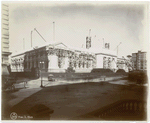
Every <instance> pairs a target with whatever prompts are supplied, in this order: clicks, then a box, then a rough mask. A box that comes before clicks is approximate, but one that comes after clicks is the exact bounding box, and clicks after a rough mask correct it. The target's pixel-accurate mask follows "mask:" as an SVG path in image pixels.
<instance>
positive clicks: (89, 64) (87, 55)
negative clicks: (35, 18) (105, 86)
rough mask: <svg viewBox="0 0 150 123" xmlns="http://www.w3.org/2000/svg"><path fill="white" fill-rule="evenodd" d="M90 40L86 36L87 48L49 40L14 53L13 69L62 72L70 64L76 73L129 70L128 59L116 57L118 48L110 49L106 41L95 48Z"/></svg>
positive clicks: (12, 57)
mask: <svg viewBox="0 0 150 123" xmlns="http://www.w3.org/2000/svg"><path fill="white" fill-rule="evenodd" d="M90 43H91V42H90V41H88V39H86V49H85V48H74V47H70V46H67V45H65V44H64V43H62V42H60V43H52V44H50V43H49V44H45V45H43V46H40V47H34V48H31V49H29V50H25V51H22V52H20V53H16V54H12V56H11V71H12V72H30V71H31V70H32V69H33V68H38V69H39V70H41V69H42V70H45V71H47V72H57V73H58V72H61V73H63V72H65V71H66V69H67V68H68V67H72V68H73V69H74V70H75V72H76V73H78V72H84V73H85V72H91V70H92V69H93V68H101V69H110V70H112V71H114V72H115V71H116V70H117V69H124V70H126V71H127V69H128V68H127V66H126V64H125V60H124V59H119V58H117V54H116V52H115V51H112V50H110V49H109V43H105V45H104V46H105V48H101V49H95V48H93V49H92V48H91V45H90Z"/></svg>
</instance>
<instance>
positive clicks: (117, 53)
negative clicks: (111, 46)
mask: <svg viewBox="0 0 150 123" xmlns="http://www.w3.org/2000/svg"><path fill="white" fill-rule="evenodd" d="M121 43H122V42H120V43H119V44H118V46H117V56H118V51H119V50H118V47H119V45H120V44H121Z"/></svg>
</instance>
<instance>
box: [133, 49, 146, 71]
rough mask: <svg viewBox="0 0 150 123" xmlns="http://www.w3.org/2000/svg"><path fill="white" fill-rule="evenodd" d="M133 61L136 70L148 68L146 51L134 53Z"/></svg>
mask: <svg viewBox="0 0 150 123" xmlns="http://www.w3.org/2000/svg"><path fill="white" fill-rule="evenodd" d="M132 62H133V68H134V70H147V60H146V52H141V51H138V52H137V53H132Z"/></svg>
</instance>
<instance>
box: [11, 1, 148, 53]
mask: <svg viewBox="0 0 150 123" xmlns="http://www.w3.org/2000/svg"><path fill="white" fill-rule="evenodd" d="M9 10H10V16H9V17H10V50H11V51H12V52H13V53H14V52H16V51H21V50H23V38H24V41H25V49H28V48H30V47H31V36H30V35H31V30H33V29H34V28H36V29H37V30H38V31H39V32H40V34H41V35H42V36H43V37H44V38H45V39H46V41H47V42H49V43H52V42H53V22H55V42H63V43H64V44H66V45H70V46H73V47H82V45H83V47H85V42H86V40H85V39H86V36H88V35H89V29H91V34H90V35H91V37H92V47H93V48H101V47H102V44H103V40H102V39H103V38H104V41H105V42H108V43H110V48H111V50H114V49H115V48H116V47H117V45H118V44H119V43H120V42H122V44H121V45H120V46H119V56H126V55H128V54H130V55H131V53H132V52H137V51H138V50H143V51H144V50H147V49H148V45H146V43H147V42H146V40H147V36H148V35H147V34H146V31H147V28H146V27H147V26H146V22H147V15H146V14H147V5H146V4H144V3H141V4H110V2H109V4H108V3H107V4H104V3H102V2H88V3H87V2H82V3H81V2H77V3H73V2H70V3H67V2H63V3H62V2H61V3H60V2H46V3H43V2H38V3H36V2H34V3H27V2H25V3H20V4H17V3H11V4H9ZM32 37H33V46H37V45H38V46H40V45H41V44H44V40H42V38H41V37H40V36H39V35H38V34H37V33H36V32H35V31H33V36H32Z"/></svg>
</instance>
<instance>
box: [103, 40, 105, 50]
mask: <svg viewBox="0 0 150 123" xmlns="http://www.w3.org/2000/svg"><path fill="white" fill-rule="evenodd" d="M103 48H105V44H104V38H103Z"/></svg>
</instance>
